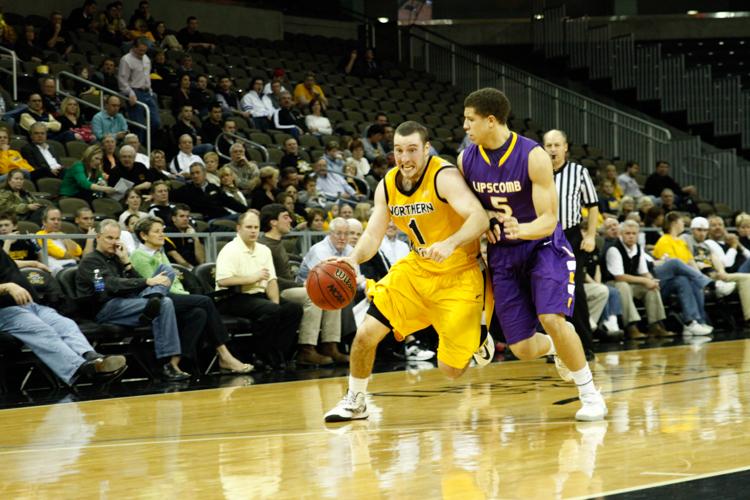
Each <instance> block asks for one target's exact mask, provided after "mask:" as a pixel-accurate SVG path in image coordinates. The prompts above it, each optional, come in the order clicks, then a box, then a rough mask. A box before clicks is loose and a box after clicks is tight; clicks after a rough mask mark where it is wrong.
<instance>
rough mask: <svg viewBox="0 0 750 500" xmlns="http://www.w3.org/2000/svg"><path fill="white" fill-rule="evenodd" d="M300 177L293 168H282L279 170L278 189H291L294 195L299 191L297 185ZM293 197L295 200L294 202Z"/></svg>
mask: <svg viewBox="0 0 750 500" xmlns="http://www.w3.org/2000/svg"><path fill="white" fill-rule="evenodd" d="M301 179H302V176H301V175H300V174H298V173H297V169H296V168H294V167H284V168H282V169H281V177H280V178H279V189H282V190H286V189H287V188H288V187H290V186H291V187H293V188H294V192H295V194H296V193H297V191H298V190H299V184H300V180H301ZM296 198H297V197H296V196H295V200H296Z"/></svg>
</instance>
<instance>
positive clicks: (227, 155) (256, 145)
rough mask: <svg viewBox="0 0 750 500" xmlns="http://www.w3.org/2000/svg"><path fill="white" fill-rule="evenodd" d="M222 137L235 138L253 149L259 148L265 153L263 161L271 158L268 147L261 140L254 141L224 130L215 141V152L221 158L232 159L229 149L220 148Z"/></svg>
mask: <svg viewBox="0 0 750 500" xmlns="http://www.w3.org/2000/svg"><path fill="white" fill-rule="evenodd" d="M222 137H229V138H230V139H234V140H235V141H239V142H241V143H243V144H247V145H248V146H250V147H251V148H253V149H257V150H259V151H260V152H261V153H262V154H263V161H268V160H269V159H270V155H269V154H268V148H266V147H265V146H264V145H263V144H261V143H259V142H254V141H251V140H250V139H248V138H247V137H243V136H241V135H238V134H233V133H231V132H222V133H221V134H219V135H218V136H216V141H214V152H215V153H216V154H217V155H219V157H220V158H224V159H225V160H231V159H232V158H231V155H230V153H229V151H227V152H226V153H225V152H224V151H221V149H220V148H219V144H220V143H221V138H222Z"/></svg>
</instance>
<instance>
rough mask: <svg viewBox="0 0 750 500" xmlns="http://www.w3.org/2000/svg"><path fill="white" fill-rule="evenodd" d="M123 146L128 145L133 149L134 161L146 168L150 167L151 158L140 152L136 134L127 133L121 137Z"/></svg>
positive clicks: (139, 142)
mask: <svg viewBox="0 0 750 500" xmlns="http://www.w3.org/2000/svg"><path fill="white" fill-rule="evenodd" d="M122 145H123V146H130V147H132V148H133V150H134V151H135V162H136V163H140V164H142V165H143V166H145V167H146V168H151V159H150V158H149V157H148V156H146V155H145V154H143V153H141V141H140V140H139V139H138V136H137V135H136V134H133V133H130V134H127V135H126V136H125V137H123V139H122Z"/></svg>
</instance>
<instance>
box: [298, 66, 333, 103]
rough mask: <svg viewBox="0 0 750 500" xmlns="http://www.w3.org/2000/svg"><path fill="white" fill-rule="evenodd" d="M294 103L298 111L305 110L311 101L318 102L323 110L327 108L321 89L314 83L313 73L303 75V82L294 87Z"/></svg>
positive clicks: (326, 101) (326, 100)
mask: <svg viewBox="0 0 750 500" xmlns="http://www.w3.org/2000/svg"><path fill="white" fill-rule="evenodd" d="M294 101H295V102H296V104H297V107H299V108H300V109H305V108H307V107H308V106H309V105H310V103H311V102H312V101H320V104H321V106H323V109H325V108H326V107H327V106H328V99H326V95H325V94H324V93H323V89H321V88H320V85H318V84H317V83H315V73H313V72H312V71H310V72H308V73H307V74H306V75H305V80H304V82H302V83H298V84H297V85H296V86H295V87H294Z"/></svg>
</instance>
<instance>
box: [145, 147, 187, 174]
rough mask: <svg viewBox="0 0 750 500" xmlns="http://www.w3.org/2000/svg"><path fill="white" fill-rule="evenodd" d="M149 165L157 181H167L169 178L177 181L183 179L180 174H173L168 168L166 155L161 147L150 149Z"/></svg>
mask: <svg viewBox="0 0 750 500" xmlns="http://www.w3.org/2000/svg"><path fill="white" fill-rule="evenodd" d="M149 167H150V170H151V175H152V176H153V178H154V179H157V180H159V181H167V180H171V179H174V180H177V181H179V182H184V181H185V179H184V178H183V177H182V176H179V175H176V174H173V173H172V172H170V171H169V170H168V167H167V155H166V154H165V153H164V151H162V150H161V149H152V150H151V155H150V156H149Z"/></svg>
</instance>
